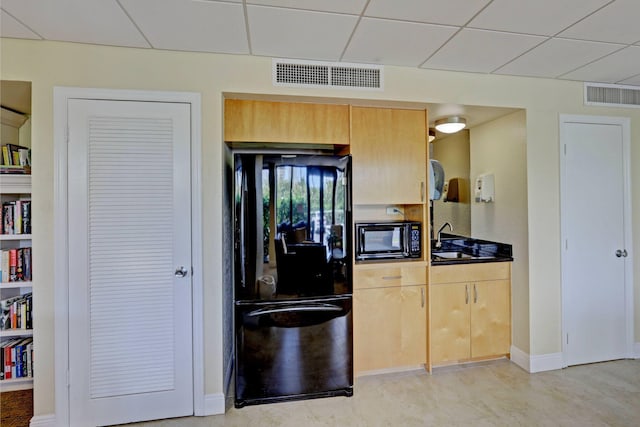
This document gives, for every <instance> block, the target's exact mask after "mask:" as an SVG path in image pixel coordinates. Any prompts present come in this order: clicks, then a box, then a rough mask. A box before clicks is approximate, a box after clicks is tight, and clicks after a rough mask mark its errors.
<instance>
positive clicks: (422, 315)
mask: <svg viewBox="0 0 640 427" xmlns="http://www.w3.org/2000/svg"><path fill="white" fill-rule="evenodd" d="M426 288H427V287H426V285H422V286H405V287H403V288H402V290H401V291H400V300H401V301H400V352H399V354H398V360H397V362H396V366H417V365H423V364H425V363H426V360H427V307H426V292H427V289H426Z"/></svg>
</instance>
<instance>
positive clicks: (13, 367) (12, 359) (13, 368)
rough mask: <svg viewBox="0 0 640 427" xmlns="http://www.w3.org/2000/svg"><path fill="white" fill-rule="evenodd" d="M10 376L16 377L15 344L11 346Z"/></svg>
mask: <svg viewBox="0 0 640 427" xmlns="http://www.w3.org/2000/svg"><path fill="white" fill-rule="evenodd" d="M11 378H18V377H17V374H16V346H15V343H14V344H13V345H12V346H11Z"/></svg>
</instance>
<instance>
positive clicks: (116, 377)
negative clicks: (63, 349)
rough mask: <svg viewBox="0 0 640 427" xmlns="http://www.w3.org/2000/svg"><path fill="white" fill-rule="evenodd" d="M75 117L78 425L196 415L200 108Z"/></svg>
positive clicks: (74, 392) (92, 105) (130, 109)
mask: <svg viewBox="0 0 640 427" xmlns="http://www.w3.org/2000/svg"><path fill="white" fill-rule="evenodd" d="M68 117H69V118H68V125H69V126H68V128H69V138H68V144H69V146H68V152H69V169H68V181H69V182H68V184H69V185H68V189H69V190H68V191H69V194H68V201H69V202H68V203H69V206H68V212H69V365H70V366H69V383H70V387H69V398H70V399H69V401H70V411H69V413H70V421H71V425H72V426H93V425H111V424H120V423H127V422H133V421H141V420H149V419H160V418H169V417H177V416H183V415H189V414H192V413H193V386H192V384H193V374H192V353H193V352H192V341H191V340H192V323H191V321H192V316H191V309H192V305H191V274H190V270H191V237H190V236H191V222H190V218H191V211H190V206H191V196H190V192H191V190H190V107H189V105H188V104H179V103H160V102H133V101H108V100H80V99H74V100H70V101H69V104H68ZM181 267H183V268H184V271H185V272H186V274H185V276H184V277H180V274H177V273H176V270H179V269H181Z"/></svg>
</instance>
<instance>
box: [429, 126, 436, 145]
mask: <svg viewBox="0 0 640 427" xmlns="http://www.w3.org/2000/svg"><path fill="white" fill-rule="evenodd" d="M434 139H436V130H435V129H434V128H429V142H431V141H433V140H434Z"/></svg>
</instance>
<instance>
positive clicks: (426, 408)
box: [134, 360, 640, 427]
mask: <svg viewBox="0 0 640 427" xmlns="http://www.w3.org/2000/svg"><path fill="white" fill-rule="evenodd" d="M134 425H135V426H137V427H143V426H144V427H205V426H206V427H215V426H255V427H257V426H296V427H299V426H300V427H301V426H305V427H306V426H367V427H368V426H581V427H585V426H640V360H620V361H614V362H606V363H598V364H592V365H584V366H575V367H571V368H567V369H563V370H558V371H550V372H541V373H537V374H528V373H527V372H525V371H524V370H522V369H521V368H519V367H518V366H516V365H515V364H513V363H511V362H509V361H508V360H500V361H495V362H487V363H483V364H476V365H465V366H458V367H447V368H439V369H436V370H435V371H434V373H433V374H432V375H429V374H427V373H425V372H424V371H410V372H402V373H394V374H384V375H376V376H367V377H361V378H357V379H356V381H355V392H354V395H353V397H350V398H346V397H335V398H325V399H314V400H305V401H297V402H286V403H277V404H269V405H258V406H248V407H245V408H242V409H235V408H233V407H230V408H229V409H228V410H227V413H226V414H225V415H216V416H210V417H188V418H177V419H171V420H162V421H154V422H147V423H138V424H134Z"/></svg>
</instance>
